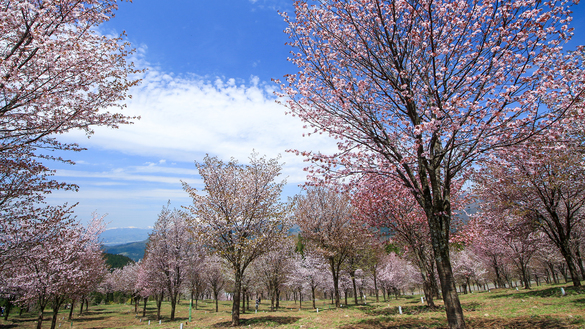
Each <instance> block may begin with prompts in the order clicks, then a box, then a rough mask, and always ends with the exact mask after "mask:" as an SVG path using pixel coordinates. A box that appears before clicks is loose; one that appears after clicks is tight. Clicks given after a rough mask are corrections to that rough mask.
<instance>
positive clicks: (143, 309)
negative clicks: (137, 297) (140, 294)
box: [142, 297, 148, 317]
mask: <svg viewBox="0 0 585 329" xmlns="http://www.w3.org/2000/svg"><path fill="white" fill-rule="evenodd" d="M147 302H148V297H144V307H143V308H142V317H145V316H146V303H147Z"/></svg>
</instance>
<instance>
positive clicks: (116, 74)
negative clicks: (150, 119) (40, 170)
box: [0, 0, 137, 154]
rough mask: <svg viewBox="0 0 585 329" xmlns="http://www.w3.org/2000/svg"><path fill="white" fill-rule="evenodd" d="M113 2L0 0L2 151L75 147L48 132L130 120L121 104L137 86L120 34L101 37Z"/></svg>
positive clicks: (103, 0) (86, 128)
mask: <svg viewBox="0 0 585 329" xmlns="http://www.w3.org/2000/svg"><path fill="white" fill-rule="evenodd" d="M116 3H117V1H116V0H85V1H72V0H65V1H53V0H51V1H30V0H22V1H6V0H3V1H2V8H3V11H2V12H3V19H2V24H1V25H0V35H1V37H0V38H1V39H0V40H1V42H0V54H1V55H0V56H1V58H2V60H1V61H0V79H1V80H0V94H1V95H2V96H0V127H1V128H0V129H1V131H2V133H1V134H0V141H1V144H0V152H1V153H3V154H5V152H10V151H11V150H18V149H19V147H21V146H23V145H30V146H33V148H34V149H38V148H43V149H47V148H49V149H79V148H78V146H77V145H74V144H62V143H61V142H59V141H57V140H55V139H54V138H53V137H52V136H53V135H55V134H61V133H64V132H67V131H69V130H72V129H83V130H85V131H86V132H87V133H88V134H91V133H92V129H91V126H95V125H105V126H109V127H114V128H115V127H117V126H118V125H120V124H127V123H129V120H131V119H132V118H129V117H126V116H123V115H121V114H119V113H111V112H109V111H106V109H113V108H122V107H123V106H124V105H123V104H122V103H120V102H119V101H122V100H124V99H126V97H127V91H128V89H129V88H130V87H131V86H133V85H135V84H136V83H137V80H133V79H131V78H129V74H132V73H135V72H136V71H135V70H134V69H133V68H132V65H131V64H129V63H127V61H126V58H127V57H128V55H129V54H130V53H131V50H130V49H129V44H128V43H127V42H125V41H123V39H122V37H121V36H120V37H107V36H104V35H101V34H99V33H98V32H97V31H96V27H97V26H99V25H100V24H102V23H104V22H106V21H108V20H109V19H110V18H111V17H113V14H114V11H115V10H116V9H117V4H116Z"/></svg>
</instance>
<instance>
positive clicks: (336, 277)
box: [329, 257, 339, 307]
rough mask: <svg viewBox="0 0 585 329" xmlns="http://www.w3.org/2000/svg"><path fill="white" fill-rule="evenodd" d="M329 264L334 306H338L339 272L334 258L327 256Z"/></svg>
mask: <svg viewBox="0 0 585 329" xmlns="http://www.w3.org/2000/svg"><path fill="white" fill-rule="evenodd" d="M329 263H330V265H331V274H332V275H333V290H334V292H335V307H339V272H338V271H337V269H336V268H335V265H336V264H335V259H334V258H333V257H331V258H329Z"/></svg>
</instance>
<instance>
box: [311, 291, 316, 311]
mask: <svg viewBox="0 0 585 329" xmlns="http://www.w3.org/2000/svg"><path fill="white" fill-rule="evenodd" d="M311 297H312V298H313V309H316V308H317V306H315V287H314V286H311Z"/></svg>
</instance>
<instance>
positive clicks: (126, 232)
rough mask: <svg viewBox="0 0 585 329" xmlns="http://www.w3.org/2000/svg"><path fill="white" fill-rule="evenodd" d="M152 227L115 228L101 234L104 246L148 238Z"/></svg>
mask: <svg viewBox="0 0 585 329" xmlns="http://www.w3.org/2000/svg"><path fill="white" fill-rule="evenodd" d="M151 232H152V228H134V227H123V228H113V229H109V230H106V231H104V232H103V233H102V234H100V240H101V242H102V244H103V245H104V246H114V245H121V244H127V243H131V242H139V241H144V240H146V239H148V235H149V234H150V233H151Z"/></svg>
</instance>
